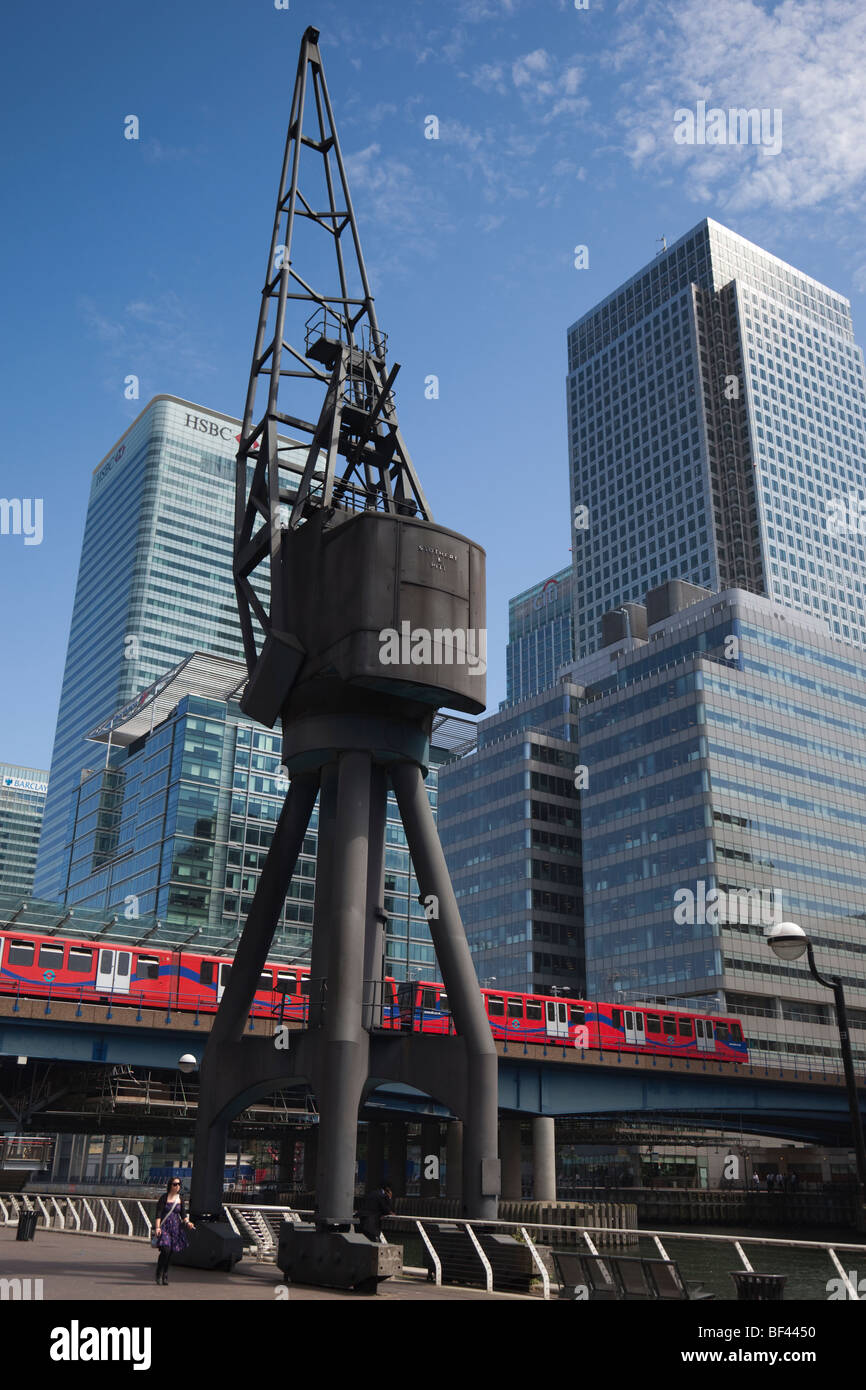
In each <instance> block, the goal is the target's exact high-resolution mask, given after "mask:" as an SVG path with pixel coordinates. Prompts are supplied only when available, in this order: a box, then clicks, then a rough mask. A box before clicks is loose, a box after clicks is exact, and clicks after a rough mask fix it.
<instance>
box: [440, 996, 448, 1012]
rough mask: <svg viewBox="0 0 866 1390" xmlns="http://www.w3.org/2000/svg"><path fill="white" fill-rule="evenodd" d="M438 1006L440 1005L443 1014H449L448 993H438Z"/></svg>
mask: <svg viewBox="0 0 866 1390" xmlns="http://www.w3.org/2000/svg"><path fill="white" fill-rule="evenodd" d="M439 1007H440V1009H441V1010H442V1012H443V1014H450V1012H451V1009H450V1006H449V1004H448V995H447V994H440V995H439Z"/></svg>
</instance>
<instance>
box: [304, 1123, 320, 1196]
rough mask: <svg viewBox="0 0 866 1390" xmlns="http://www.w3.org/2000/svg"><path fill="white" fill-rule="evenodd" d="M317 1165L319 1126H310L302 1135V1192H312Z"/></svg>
mask: <svg viewBox="0 0 866 1390" xmlns="http://www.w3.org/2000/svg"><path fill="white" fill-rule="evenodd" d="M318 1163H319V1126H318V1125H310V1128H309V1129H308V1130H307V1132H306V1134H305V1135H304V1190H305V1191H306V1192H312V1191H313V1190H314V1188H315V1186H316V1168H317V1167H318Z"/></svg>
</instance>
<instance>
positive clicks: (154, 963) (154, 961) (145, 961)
mask: <svg viewBox="0 0 866 1390" xmlns="http://www.w3.org/2000/svg"><path fill="white" fill-rule="evenodd" d="M135 973H136V975H137V976H138V978H139V979H140V980H158V979H159V957H158V956H139V958H138V965H137V966H136V969H135Z"/></svg>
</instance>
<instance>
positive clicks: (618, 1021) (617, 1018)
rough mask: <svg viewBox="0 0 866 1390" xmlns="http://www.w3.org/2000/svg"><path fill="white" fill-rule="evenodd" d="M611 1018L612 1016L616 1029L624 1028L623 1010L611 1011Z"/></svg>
mask: <svg viewBox="0 0 866 1390" xmlns="http://www.w3.org/2000/svg"><path fill="white" fill-rule="evenodd" d="M610 1016H611V1020H612V1022H613V1026H614V1028H621V1027H622V1009H612V1010H611V1015H610Z"/></svg>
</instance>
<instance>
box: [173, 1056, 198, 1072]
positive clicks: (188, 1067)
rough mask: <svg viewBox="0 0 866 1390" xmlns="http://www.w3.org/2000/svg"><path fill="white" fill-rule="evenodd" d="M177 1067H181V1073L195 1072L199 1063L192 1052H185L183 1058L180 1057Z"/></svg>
mask: <svg viewBox="0 0 866 1390" xmlns="http://www.w3.org/2000/svg"><path fill="white" fill-rule="evenodd" d="M177 1065H178V1066H179V1067H180V1070H181V1071H195V1069H196V1067H197V1066H198V1062H197V1061H196V1060H195V1058H194V1057H193V1055H192V1053H191V1052H185V1053H184V1054H183V1056H182V1057H178V1059H177Z"/></svg>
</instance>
